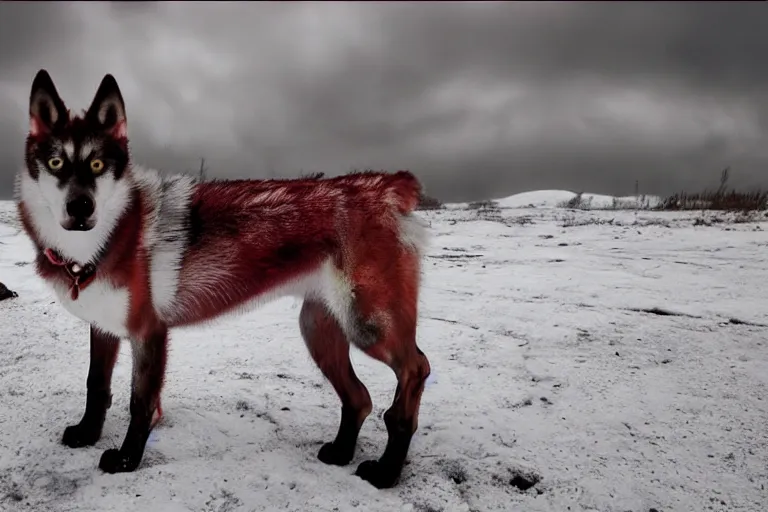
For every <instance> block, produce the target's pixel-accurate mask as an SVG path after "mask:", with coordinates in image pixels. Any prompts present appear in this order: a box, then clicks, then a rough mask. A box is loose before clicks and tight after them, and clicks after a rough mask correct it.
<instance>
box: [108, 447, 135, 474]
mask: <svg viewBox="0 0 768 512" xmlns="http://www.w3.org/2000/svg"><path fill="white" fill-rule="evenodd" d="M139 462H141V460H136V459H135V458H133V457H130V456H129V455H126V454H124V453H122V452H121V451H120V450H116V449H114V448H112V449H109V450H106V451H105V452H104V453H103V454H102V455H101V460H100V461H99V469H101V470H102V471H104V472H105V473H110V474H114V473H130V472H131V471H133V470H135V469H136V468H137V467H138V466H139Z"/></svg>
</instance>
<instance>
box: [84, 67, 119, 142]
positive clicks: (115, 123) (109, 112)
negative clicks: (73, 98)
mask: <svg viewBox="0 0 768 512" xmlns="http://www.w3.org/2000/svg"><path fill="white" fill-rule="evenodd" d="M85 118H86V119H87V120H88V121H89V122H91V123H93V124H95V125H97V126H99V127H100V128H101V129H102V130H103V131H105V132H107V133H108V134H109V135H110V136H111V137H113V138H114V139H117V140H123V139H126V138H127V137H128V130H127V124H126V118H125V103H124V102H123V95H122V94H120V88H119V87H118V86H117V81H116V80H115V77H113V76H112V75H110V74H107V75H104V78H103V79H102V80H101V85H99V89H98V90H97V91H96V96H94V98H93V102H92V103H91V106H90V107H89V108H88V112H86V114H85Z"/></svg>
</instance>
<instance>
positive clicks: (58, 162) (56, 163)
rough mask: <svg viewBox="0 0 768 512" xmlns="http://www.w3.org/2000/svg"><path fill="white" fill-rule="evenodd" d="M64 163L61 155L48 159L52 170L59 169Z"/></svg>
mask: <svg viewBox="0 0 768 512" xmlns="http://www.w3.org/2000/svg"><path fill="white" fill-rule="evenodd" d="M63 165H64V160H62V159H61V158H59V157H57V156H56V157H53V158H51V159H50V160H48V168H49V169H50V170H52V171H58V170H59V169H61V167H62V166H63Z"/></svg>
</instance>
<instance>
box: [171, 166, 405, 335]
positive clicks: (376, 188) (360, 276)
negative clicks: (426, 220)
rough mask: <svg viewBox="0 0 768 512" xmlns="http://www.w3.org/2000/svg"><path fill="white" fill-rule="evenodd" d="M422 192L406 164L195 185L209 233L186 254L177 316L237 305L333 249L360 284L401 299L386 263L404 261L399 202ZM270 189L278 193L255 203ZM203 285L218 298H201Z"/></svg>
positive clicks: (208, 314) (211, 313) (194, 318)
mask: <svg viewBox="0 0 768 512" xmlns="http://www.w3.org/2000/svg"><path fill="white" fill-rule="evenodd" d="M377 180H378V181H377ZM418 192H419V184H418V181H417V180H416V178H415V177H414V176H413V175H412V174H411V173H409V172H407V171H401V172H399V173H397V174H385V173H366V174H352V175H346V176H340V177H336V178H330V179H324V180H317V179H313V178H305V179H297V180H276V181H260V180H233V181H226V182H211V183H203V184H200V185H198V186H197V188H196V190H195V193H194V196H193V198H192V205H193V209H194V210H195V211H196V215H197V216H198V218H199V220H200V222H201V223H202V234H201V237H200V239H199V240H198V242H197V243H196V244H195V245H193V246H192V247H191V248H190V250H189V251H188V252H187V254H186V256H185V258H184V260H183V262H182V270H181V275H180V277H179V290H178V298H179V301H180V302H181V303H187V304H191V305H192V306H191V307H190V308H188V309H187V310H186V312H185V314H184V315H183V316H181V317H180V318H178V319H177V320H176V321H174V322H173V323H172V324H171V326H172V327H173V326H177V325H187V324H193V323H196V322H200V321H205V320H208V319H211V318H213V317H215V316H217V315H220V314H221V313H224V312H227V311H230V310H232V309H233V308H235V307H237V306H240V305H242V304H243V303H245V302H246V301H248V300H250V299H253V298H256V297H258V296H259V295H261V294H263V293H266V292H269V291H270V290H271V289H273V288H275V287H277V286H280V285H282V284H285V283H287V282H288V281H290V280H291V279H294V278H296V277H299V276H301V275H302V274H305V273H308V272H310V271H312V270H313V269H315V268H316V267H317V266H318V265H319V264H320V263H321V262H322V261H323V260H325V259H326V258H328V257H329V256H330V257H332V258H333V261H334V262H336V265H337V267H338V268H339V270H341V271H342V272H343V273H344V274H346V275H347V276H348V277H349V278H351V279H352V281H353V282H354V284H356V285H361V286H363V287H364V288H371V289H375V288H382V289H383V290H384V291H382V295H383V296H385V297H388V298H386V299H385V300H384V302H385V303H387V304H391V303H393V302H395V299H397V300H400V299H402V297H399V298H397V297H394V296H393V297H389V296H390V295H391V294H392V293H393V292H389V291H387V290H388V287H389V286H390V284H391V283H390V282H389V277H390V276H385V275H381V271H380V268H386V267H388V266H389V265H390V264H391V263H392V262H396V265H397V266H398V267H400V266H402V263H400V259H399V257H400V254H399V252H401V251H402V249H398V248H399V247H400V246H401V244H400V243H399V241H398V236H399V226H398V224H397V221H396V218H395V213H394V212H395V211H400V212H403V213H408V212H409V211H410V209H412V208H413V207H414V206H415V202H414V199H413V198H414V196H415V197H416V200H417V199H418ZM269 193H273V194H274V195H272V196H267V197H265V198H264V199H263V200H261V201H258V202H257V203H255V204H253V203H252V202H253V201H254V198H258V197H259V196H260V195H265V194H269ZM391 199H394V200H395V204H394V205H393V204H391V203H390V202H388V200H391ZM358 265H360V267H359V268H358ZM218 269H226V271H225V272H218ZM214 278H215V279H214ZM372 280H373V281H372ZM201 288H204V289H205V291H206V292H207V293H206V295H205V296H206V297H214V298H218V300H206V301H205V302H201V301H200V300H199V297H200V291H201ZM377 300H382V299H377ZM406 300H410V299H406ZM374 309H376V308H375V307H373V308H371V312H373V310H374Z"/></svg>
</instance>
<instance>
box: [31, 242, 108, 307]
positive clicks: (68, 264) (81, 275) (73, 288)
mask: <svg viewBox="0 0 768 512" xmlns="http://www.w3.org/2000/svg"><path fill="white" fill-rule="evenodd" d="M44 253H45V257H46V258H48V261H50V262H51V264H52V265H55V266H57V267H64V270H66V271H67V275H69V279H70V281H71V283H70V286H69V293H70V295H71V297H72V300H77V298H78V297H79V296H80V290H83V289H85V287H86V286H88V284H90V282H91V281H92V280H93V278H94V276H95V275H96V267H95V266H94V265H93V264H92V263H87V264H86V265H84V266H81V265H79V264H77V263H75V262H74V261H67V260H65V259H64V258H62V257H61V255H60V254H59V253H58V252H56V251H55V250H54V249H51V248H48V249H46V250H45V251H44Z"/></svg>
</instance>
